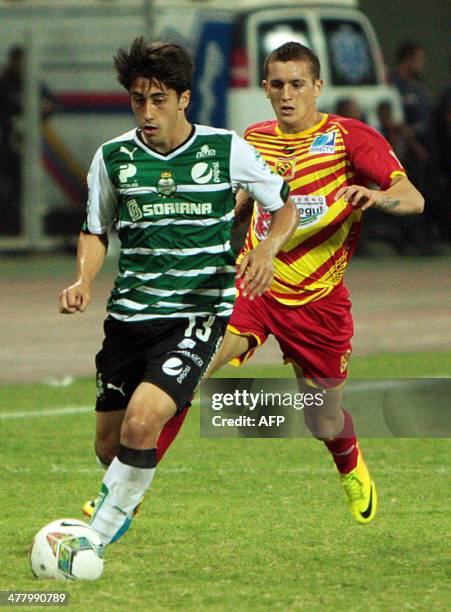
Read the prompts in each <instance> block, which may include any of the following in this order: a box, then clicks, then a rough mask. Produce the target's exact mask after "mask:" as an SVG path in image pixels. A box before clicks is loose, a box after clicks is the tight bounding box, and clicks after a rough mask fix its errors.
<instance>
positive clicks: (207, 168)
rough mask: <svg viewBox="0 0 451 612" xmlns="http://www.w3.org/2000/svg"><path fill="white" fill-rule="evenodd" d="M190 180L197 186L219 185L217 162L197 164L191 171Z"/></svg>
mask: <svg viewBox="0 0 451 612" xmlns="http://www.w3.org/2000/svg"><path fill="white" fill-rule="evenodd" d="M191 178H192V179H193V181H194V182H195V183H197V184H198V185H206V184H207V183H211V182H213V183H220V182H221V178H220V172H219V162H212V163H207V162H198V163H197V164H194V166H193V167H192V169H191Z"/></svg>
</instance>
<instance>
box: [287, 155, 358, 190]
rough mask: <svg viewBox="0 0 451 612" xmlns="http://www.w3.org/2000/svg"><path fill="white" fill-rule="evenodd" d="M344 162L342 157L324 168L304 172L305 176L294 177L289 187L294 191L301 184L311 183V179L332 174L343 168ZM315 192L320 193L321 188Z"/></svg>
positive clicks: (318, 178)
mask: <svg viewBox="0 0 451 612" xmlns="http://www.w3.org/2000/svg"><path fill="white" fill-rule="evenodd" d="M346 163H347V162H346V160H345V159H344V160H342V161H340V162H339V163H337V164H335V165H333V166H329V167H328V168H324V170H316V171H314V172H310V173H309V174H306V175H305V176H302V177H299V178H298V179H294V180H293V181H291V182H290V189H291V191H295V189H298V188H299V187H302V186H303V185H308V184H309V183H312V182H313V181H316V180H321V179H323V178H326V177H327V176H330V175H332V174H334V172H337V171H338V170H341V168H344V167H345V166H346ZM301 167H302V164H301ZM343 182H344V176H343ZM317 193H318V194H321V190H320V191H318V192H317Z"/></svg>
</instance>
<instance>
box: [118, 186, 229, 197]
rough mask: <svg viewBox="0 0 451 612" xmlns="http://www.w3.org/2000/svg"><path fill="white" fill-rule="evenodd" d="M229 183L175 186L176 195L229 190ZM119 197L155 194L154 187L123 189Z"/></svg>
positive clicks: (155, 189) (119, 190) (120, 190)
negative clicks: (200, 191)
mask: <svg viewBox="0 0 451 612" xmlns="http://www.w3.org/2000/svg"><path fill="white" fill-rule="evenodd" d="M231 187H232V184H231V183H213V184H212V185H196V184H192V185H177V191H176V193H198V192H199V190H200V189H201V190H202V191H203V192H204V191H226V190H229V189H231ZM118 192H119V193H120V194H121V195H129V196H133V195H146V194H148V193H157V188H156V187H124V188H122V189H118Z"/></svg>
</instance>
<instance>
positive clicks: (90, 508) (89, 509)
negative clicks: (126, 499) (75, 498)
mask: <svg viewBox="0 0 451 612" xmlns="http://www.w3.org/2000/svg"><path fill="white" fill-rule="evenodd" d="M97 500H98V498H97V499H90V500H89V501H87V502H86V503H85V505H84V506H83V508H82V509H81V511H82V512H83V514H84V515H85V516H87V517H88V518H89V519H91V518H92V517H93V514H94V511H95V509H96V504H97ZM141 503H142V500H141V501H140V502H139V504H138V505H137V506H136V507H135V509H134V510H133V517H135V516H136V515H137V514H138V512H139V509H140V507H141Z"/></svg>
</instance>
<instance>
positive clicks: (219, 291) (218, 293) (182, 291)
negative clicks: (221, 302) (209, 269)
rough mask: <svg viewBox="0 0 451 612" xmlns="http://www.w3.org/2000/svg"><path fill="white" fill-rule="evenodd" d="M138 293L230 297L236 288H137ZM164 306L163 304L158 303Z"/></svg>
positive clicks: (163, 295)
mask: <svg viewBox="0 0 451 612" xmlns="http://www.w3.org/2000/svg"><path fill="white" fill-rule="evenodd" d="M136 291H142V292H143V293H147V294H149V295H161V296H162V297H170V296H171V295H185V294H186V293H191V294H195V295H211V296H213V297H219V296H222V297H228V296H229V295H235V292H236V289H235V287H231V288H230V289H225V290H224V289H155V288H153V287H137V288H136ZM158 303H159V304H162V303H163V302H158Z"/></svg>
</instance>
